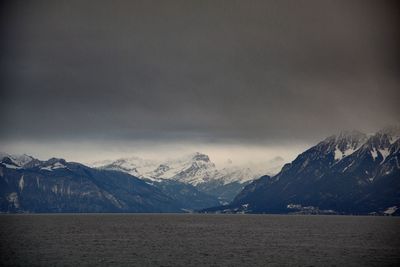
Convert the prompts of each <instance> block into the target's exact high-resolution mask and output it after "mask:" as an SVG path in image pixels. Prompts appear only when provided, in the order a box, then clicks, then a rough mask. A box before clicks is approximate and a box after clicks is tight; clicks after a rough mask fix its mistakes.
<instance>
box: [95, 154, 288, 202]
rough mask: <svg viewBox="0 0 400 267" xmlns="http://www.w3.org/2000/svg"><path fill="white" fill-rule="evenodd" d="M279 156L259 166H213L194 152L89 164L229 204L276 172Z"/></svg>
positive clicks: (208, 159)
mask: <svg viewBox="0 0 400 267" xmlns="http://www.w3.org/2000/svg"><path fill="white" fill-rule="evenodd" d="M282 165H283V159H282V158H280V157H276V158H274V159H272V160H269V161H266V162H265V164H264V165H262V166H256V165H252V166H235V165H232V164H231V165H228V166H226V167H224V168H221V169H219V168H217V167H216V165H215V164H214V163H213V162H212V161H211V160H210V158H209V156H208V155H206V154H203V153H199V152H195V153H192V154H189V155H185V156H182V157H179V158H175V159H167V160H164V161H156V160H147V159H142V158H139V157H136V156H133V157H128V158H120V159H117V160H106V161H99V162H94V163H93V164H91V166H92V167H94V168H98V169H102V170H114V171H121V172H126V173H129V174H131V175H134V176H136V177H140V178H141V179H143V180H144V181H147V182H148V183H150V184H152V185H154V186H157V187H161V188H166V185H171V184H172V182H173V184H175V185H179V184H180V185H181V186H183V185H191V186H193V187H194V188H196V189H197V190H199V191H200V192H202V193H204V194H207V195H210V196H213V197H215V198H217V199H218V200H219V202H221V204H222V203H225V204H226V203H229V202H230V201H232V200H233V198H234V197H235V196H236V195H237V194H238V193H239V192H240V191H241V190H242V189H243V188H244V186H245V185H247V184H248V183H250V182H251V181H252V180H254V179H256V178H258V177H260V176H261V175H263V174H266V173H277V172H278V171H279V168H280V167H281V166H282Z"/></svg>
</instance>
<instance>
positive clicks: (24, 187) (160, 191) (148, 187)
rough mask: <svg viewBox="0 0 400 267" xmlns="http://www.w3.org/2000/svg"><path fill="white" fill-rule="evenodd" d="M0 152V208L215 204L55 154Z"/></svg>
mask: <svg viewBox="0 0 400 267" xmlns="http://www.w3.org/2000/svg"><path fill="white" fill-rule="evenodd" d="M1 155H2V157H1V158H0V185H1V186H0V188H1V192H0V212H182V211H187V210H195V209H202V208H205V207H209V206H215V205H218V203H219V201H218V199H217V198H216V197H213V196H210V195H208V194H204V193H202V192H200V191H199V190H197V189H196V188H194V187H193V186H191V185H186V184H183V183H178V182H176V183H174V182H171V183H157V185H155V184H151V183H147V182H145V181H143V180H142V179H139V178H137V177H135V176H132V175H130V174H127V173H125V172H120V171H113V170H101V169H96V168H90V167H88V166H85V165H83V164H79V163H74V162H67V161H65V160H64V159H59V158H51V159H49V160H46V161H41V160H38V159H35V158H33V157H31V156H27V155H9V154H5V153H2V154H1Z"/></svg>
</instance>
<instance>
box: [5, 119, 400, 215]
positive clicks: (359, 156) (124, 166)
mask: <svg viewBox="0 0 400 267" xmlns="http://www.w3.org/2000/svg"><path fill="white" fill-rule="evenodd" d="M399 157H400V129H399V128H398V127H397V128H396V127H391V128H386V129H383V130H381V131H378V132H377V133H375V134H364V133H362V132H358V131H351V132H342V133H340V134H338V135H332V136H330V137H328V138H326V139H324V140H322V141H321V142H319V143H318V144H316V145H315V146H312V147H311V148H309V149H307V150H306V151H304V152H303V153H301V154H300V155H298V156H297V157H296V158H295V159H294V160H293V161H292V162H291V163H287V164H285V165H284V166H283V167H282V168H281V170H280V171H279V172H277V174H275V175H271V174H269V175H262V176H261V174H259V171H260V169H256V170H254V169H250V168H246V167H243V166H242V167H238V166H228V167H225V168H222V169H218V168H217V167H216V165H215V164H214V163H213V162H212V161H211V160H210V158H209V157H208V156H207V155H205V154H202V153H198V152H196V153H193V154H190V155H187V156H183V157H180V158H177V159H169V160H165V161H153V160H145V159H141V158H138V157H129V158H121V159H118V160H108V161H102V162H96V163H93V164H92V165H91V166H86V165H83V164H80V163H76V162H67V161H65V160H63V159H59V158H51V159H49V160H44V161H43V160H39V159H36V158H34V157H31V156H28V155H9V154H4V153H3V154H0V211H1V212H12V213H14V212H188V211H196V210H197V211H201V212H207V213H209V212H213V213H294V214H378V215H399V213H400V209H399V208H400V159H399ZM274 164H276V166H277V165H279V164H281V159H279V158H277V159H275V160H273V161H272V162H270V163H269V165H268V166H269V168H272V167H271V166H275V165H274ZM266 169H268V168H266ZM270 170H272V169H270ZM265 173H266V171H264V173H263V174H265ZM257 176H258V177H259V178H257Z"/></svg>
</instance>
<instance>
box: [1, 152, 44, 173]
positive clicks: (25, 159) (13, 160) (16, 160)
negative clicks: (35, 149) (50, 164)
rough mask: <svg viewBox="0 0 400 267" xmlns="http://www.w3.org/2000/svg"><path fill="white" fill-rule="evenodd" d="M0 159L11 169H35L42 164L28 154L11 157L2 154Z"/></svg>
mask: <svg viewBox="0 0 400 267" xmlns="http://www.w3.org/2000/svg"><path fill="white" fill-rule="evenodd" d="M0 159H4V161H3V164H5V165H7V166H8V167H9V168H15V169H20V168H24V167H33V166H37V165H39V164H40V161H39V160H38V159H35V158H33V157H32V156H28V155H26V154H22V155H11V154H7V153H4V152H0Z"/></svg>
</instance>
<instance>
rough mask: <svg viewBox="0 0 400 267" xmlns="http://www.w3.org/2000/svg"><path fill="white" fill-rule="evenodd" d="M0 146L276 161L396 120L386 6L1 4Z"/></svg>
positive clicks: (89, 157)
mask: <svg viewBox="0 0 400 267" xmlns="http://www.w3.org/2000/svg"><path fill="white" fill-rule="evenodd" d="M1 5H2V6H1V9H0V10H1V11H0V12H1V14H0V34H1V42H0V46H1V49H0V83H1V84H0V119H1V125H2V126H1V128H0V145H1V147H2V149H1V150H3V151H4V150H5V151H6V152H10V153H28V154H32V155H35V156H37V157H39V158H43V159H44V158H48V157H52V156H57V157H64V158H67V159H68V160H75V161H83V162H91V161H95V160H100V159H104V158H118V157H120V156H127V155H139V156H141V155H142V156H144V157H166V156H169V157H171V156H172V157H173V156H177V155H179V154H183V153H191V152H193V151H201V152H204V153H208V154H210V156H211V158H212V159H215V160H216V161H218V162H224V161H226V160H227V159H228V158H229V159H233V161H234V162H238V163H243V162H247V161H264V160H268V159H272V158H274V157H276V156H281V157H283V158H284V159H285V160H286V161H289V160H291V159H293V157H295V156H296V155H297V154H298V153H300V152H301V151H302V150H304V149H305V148H307V147H309V146H311V145H313V144H315V143H316V142H318V141H320V140H321V139H324V138H325V137H327V136H329V135H332V134H335V133H337V132H339V131H341V130H350V129H358V130H361V131H364V132H374V131H376V130H378V129H380V128H382V127H385V126H387V125H393V124H395V125H396V124H399V122H400V118H399V114H400V92H399V88H400V86H399V85H400V81H399V79H400V75H399V74H400V73H399V72H400V61H399V58H400V57H399V53H400V49H398V48H399V47H400V46H399V44H400V34H399V28H398V27H397V26H398V25H400V24H399V14H400V13H399V11H400V8H399V6H400V5H399V4H398V3H396V1H368V0H367V1H361V0H359V1H354V0H346V1H344V0H343V1H320V0H315V1H308V0H306V1H295V0H291V1H287V0H283V1H3V3H2V4H1Z"/></svg>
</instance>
